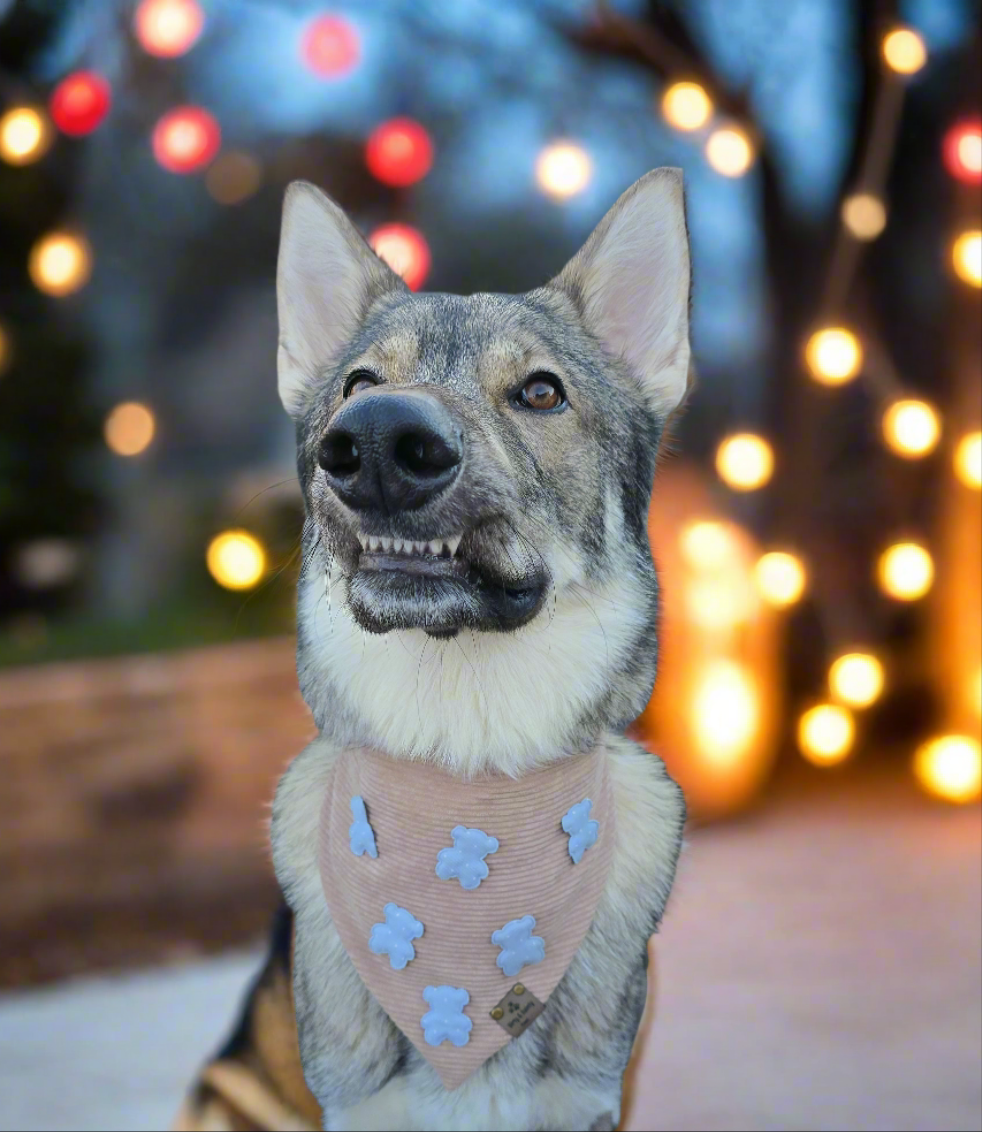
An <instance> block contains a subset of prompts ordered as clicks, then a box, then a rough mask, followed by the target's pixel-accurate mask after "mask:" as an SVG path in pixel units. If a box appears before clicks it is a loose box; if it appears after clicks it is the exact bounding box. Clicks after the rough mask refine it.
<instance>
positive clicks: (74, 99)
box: [48, 71, 112, 138]
mask: <svg viewBox="0 0 982 1132" xmlns="http://www.w3.org/2000/svg"><path fill="white" fill-rule="evenodd" d="M111 101H112V97H111V95H110V92H109V83H107V82H106V80H105V79H104V78H103V77H102V75H97V74H95V73H94V72H93V71H76V72H75V73H74V74H71V75H67V76H66V77H65V78H63V79H62V80H61V82H60V83H59V84H58V85H57V86H56V87H55V89H54V90H53V91H52V92H51V99H50V101H49V103H48V107H49V109H50V111H51V117H52V119H53V120H54V123H55V125H56V126H57V127H58V129H59V130H61V132H62V133H63V134H68V135H69V137H73V138H79V137H83V136H84V135H85V134H91V133H92V131H93V130H94V129H95V128H96V127H97V126H99V125H101V123H102V122H103V120H104V119H105V117H106V115H107V114H108V113H109V105H110V103H111Z"/></svg>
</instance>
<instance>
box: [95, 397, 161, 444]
mask: <svg viewBox="0 0 982 1132" xmlns="http://www.w3.org/2000/svg"><path fill="white" fill-rule="evenodd" d="M156 427H157V426H156V422H155V420H154V416H153V413H152V412H151V411H150V409H148V408H147V406H146V405H141V404H140V403H139V402H138V401H124V402H123V404H121V405H117V406H116V407H115V408H114V409H113V410H112V412H111V413H110V414H109V416H107V417H106V423H105V425H104V426H103V434H104V436H105V438H106V444H107V445H108V446H109V447H110V448H111V449H112V451H113V452H115V453H116V455H117V456H139V454H140V453H141V452H145V451H146V450H147V448H148V447H149V446H150V442H151V441H152V440H153V437H154V433H155V432H156Z"/></svg>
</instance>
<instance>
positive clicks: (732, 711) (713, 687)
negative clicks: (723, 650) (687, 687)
mask: <svg viewBox="0 0 982 1132" xmlns="http://www.w3.org/2000/svg"><path fill="white" fill-rule="evenodd" d="M691 711H692V730H693V735H694V737H695V741H696V745H697V746H698V747H699V749H700V750H701V751H702V753H703V755H704V756H705V757H706V759H707V761H709V762H710V763H712V764H715V765H716V766H720V767H722V766H732V765H733V764H734V763H738V762H740V760H741V759H742V758H744V757H745V756H746V755H747V753H748V750H749V748H750V745H751V743H752V742H753V740H754V738H755V736H756V735H757V731H758V728H759V726H760V697H759V695H758V693H757V688H756V686H755V684H754V681H753V678H752V676H751V675H750V672H749V671H748V670H747V669H746V668H745V667H744V666H743V665H741V664H738V663H737V662H736V661H733V660H714V661H712V662H711V663H710V664H708V665H707V666H706V669H705V672H704V673H703V674H702V675H701V676H700V678H699V679H698V681H697V683H696V686H695V690H694V694H693V698H692V706H691Z"/></svg>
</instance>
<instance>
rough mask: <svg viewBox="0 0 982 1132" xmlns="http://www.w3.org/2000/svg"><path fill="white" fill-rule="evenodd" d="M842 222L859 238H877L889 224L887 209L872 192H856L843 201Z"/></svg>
mask: <svg viewBox="0 0 982 1132" xmlns="http://www.w3.org/2000/svg"><path fill="white" fill-rule="evenodd" d="M842 223H843V224H845V226H846V228H848V230H849V231H850V232H851V233H852V235H853V236H855V237H856V239H857V240H875V239H876V237H877V236H879V234H880V233H881V232H882V231H883V229H884V228H885V227H886V226H887V210H886V208H885V207H884V205H883V201H881V200H880V198H879V197H875V196H873V194H872V193H854V194H853V195H852V196H849V197H846V199H845V200H844V201H843V202H842Z"/></svg>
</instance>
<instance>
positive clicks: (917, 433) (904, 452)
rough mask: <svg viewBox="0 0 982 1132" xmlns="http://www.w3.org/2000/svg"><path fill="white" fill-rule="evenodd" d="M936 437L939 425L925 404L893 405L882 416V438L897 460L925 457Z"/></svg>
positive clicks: (936, 418) (937, 419)
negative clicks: (896, 456) (894, 453)
mask: <svg viewBox="0 0 982 1132" xmlns="http://www.w3.org/2000/svg"><path fill="white" fill-rule="evenodd" d="M940 436H941V421H940V419H939V417H938V414H937V412H936V411H935V410H934V409H933V408H932V407H931V406H930V405H929V404H928V403H927V402H926V401H894V403H893V404H892V405H890V406H889V407H888V408H887V411H886V412H885V413H884V414H883V437H884V439H885V440H886V442H887V444H888V445H889V447H890V448H891V449H893V451H894V452H896V453H897V455H898V456H904V457H906V458H907V459H909V460H913V459H917V458H918V457H920V456H926V455H927V454H928V453H929V452H933V451H934V449H935V448H936V447H937V443H938V438H939V437H940Z"/></svg>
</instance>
